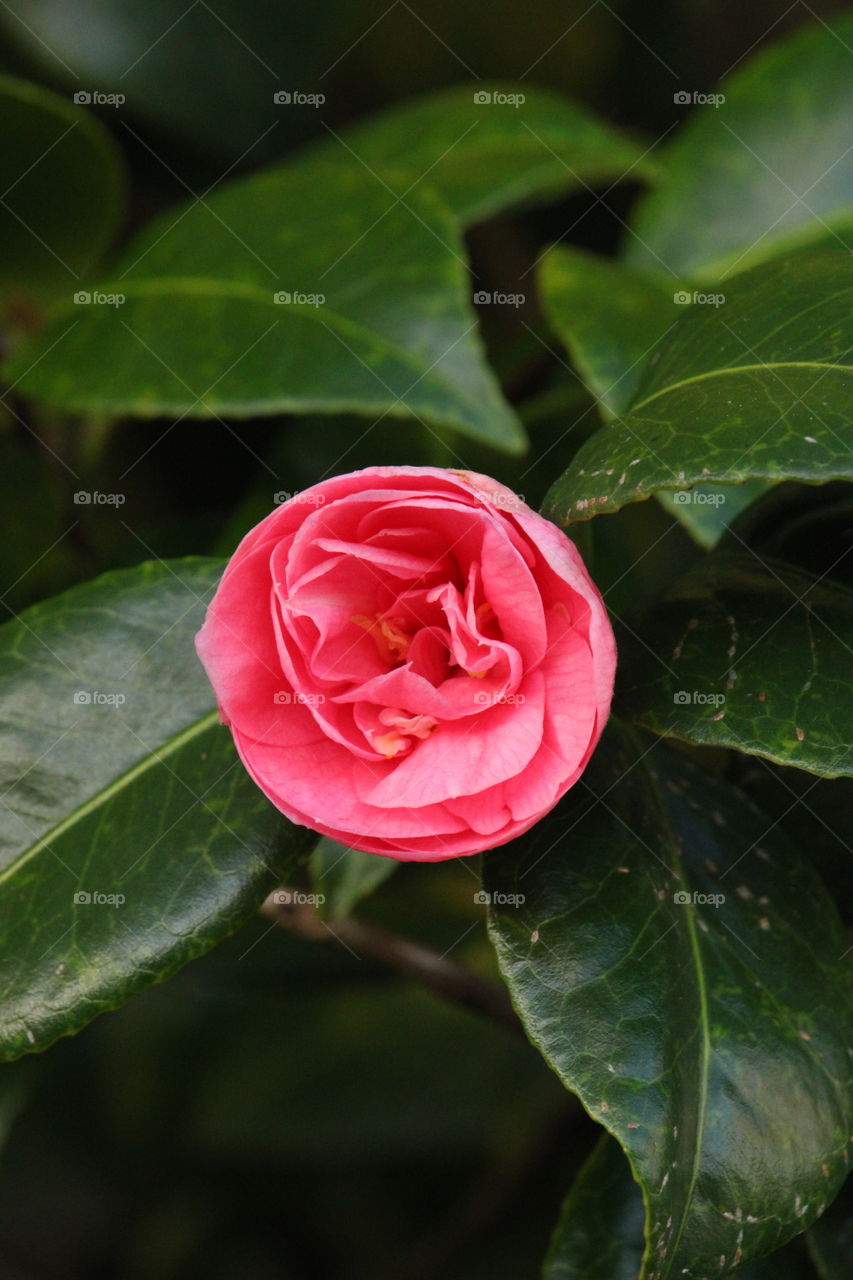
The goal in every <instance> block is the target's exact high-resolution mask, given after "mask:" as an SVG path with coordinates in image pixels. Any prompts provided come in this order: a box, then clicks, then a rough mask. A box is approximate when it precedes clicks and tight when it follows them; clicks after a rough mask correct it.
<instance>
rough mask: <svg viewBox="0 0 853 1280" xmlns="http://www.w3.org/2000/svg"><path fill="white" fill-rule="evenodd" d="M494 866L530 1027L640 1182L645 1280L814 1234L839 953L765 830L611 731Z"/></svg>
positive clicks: (841, 1030) (824, 1169)
mask: <svg viewBox="0 0 853 1280" xmlns="http://www.w3.org/2000/svg"><path fill="white" fill-rule="evenodd" d="M484 863H485V867H484V873H485V885H486V888H487V889H488V890H489V891H490V892H491V894H492V912H491V921H490V928H491V932H492V937H493V940H494V943H495V947H496V950H497V953H498V959H499V961H500V964H501V968H502V970H503V972H504V974H505V976H506V978H507V981H508V983H509V986H510V990H511V993H512V996H513V1000H514V1002H515V1005H516V1008H517V1009H518V1011H519V1014H520V1015H521V1017H522V1019H523V1020H524V1023H525V1026H526V1028H527V1031H528V1034H529V1036H530V1038H531V1040H532V1041H533V1042H534V1044H536V1045H537V1046H538V1048H539V1049H540V1051H541V1052H542V1053H543V1055H544V1056H545V1058H546V1060H547V1061H548V1062H549V1063H550V1065H551V1066H552V1067H553V1069H554V1070H555V1071H556V1072H557V1074H558V1075H559V1077H560V1079H561V1080H562V1081H563V1083H564V1084H565V1085H566V1087H567V1088H568V1089H570V1090H571V1091H572V1092H575V1093H577V1094H578V1096H579V1097H580V1099H581V1101H582V1102H583V1104H584V1106H585V1107H586V1108H587V1110H588V1111H589V1112H590V1114H591V1115H593V1116H594V1117H595V1118H596V1119H598V1120H599V1121H600V1122H601V1124H602V1125H603V1126H604V1127H605V1129H607V1130H608V1132H610V1133H612V1134H613V1136H614V1137H615V1138H617V1139H618V1141H619V1143H620V1145H621V1146H622V1148H623V1150H624V1151H625V1152H626V1154H627V1155H628V1159H629V1160H630V1162H631V1166H632V1169H633V1171H634V1175H635V1177H636V1178H637V1179H638V1180H639V1182H640V1183H641V1185H642V1189H643V1196H644V1200H645V1204H646V1213H647V1223H646V1233H647V1241H646V1252H645V1263H644V1269H643V1273H642V1274H643V1276H644V1277H646V1278H647V1280H651V1277H652V1276H654V1277H655V1278H656V1280H667V1278H668V1277H670V1276H680V1275H683V1274H684V1271H683V1268H688V1270H689V1272H690V1273H691V1274H694V1275H702V1276H706V1277H712V1276H719V1275H723V1274H725V1273H727V1272H728V1271H729V1270H730V1269H731V1268H732V1267H733V1266H737V1265H738V1264H739V1263H740V1262H741V1260H744V1261H747V1260H749V1259H751V1258H755V1257H758V1256H761V1255H762V1254H765V1253H769V1252H770V1251H771V1250H773V1249H775V1248H778V1246H779V1245H781V1244H783V1243H784V1242H785V1241H786V1240H787V1239H790V1238H791V1237H792V1236H793V1235H795V1234H796V1233H797V1232H799V1231H802V1230H803V1229H804V1228H805V1227H807V1226H808V1225H809V1224H810V1223H811V1222H812V1221H814V1219H815V1218H816V1217H817V1216H818V1214H819V1213H820V1212H821V1210H822V1208H823V1207H824V1206H825V1205H827V1204H828V1203H829V1202H830V1201H831V1199H832V1197H833V1195H834V1194H835V1192H836V1191H837V1190H838V1188H839V1186H840V1184H841V1182H842V1181H843V1179H844V1178H845V1176H846V1174H847V1160H848V1146H849V1135H850V1132H851V1128H850V1120H851V1091H850V1074H851V1064H850V1056H849V1045H850V1041H851V1033H853V1008H851V999H850V974H849V965H848V962H847V961H846V960H844V959H843V956H844V955H845V954H846V952H847V950H848V946H847V942H846V940H845V937H844V934H843V931H842V929H841V925H840V922H839V920H838V918H837V915H836V913H835V910H834V907H833V904H832V902H831V900H830V899H829V897H828V895H827V894H826V891H825V890H824V888H823V886H822V885H821V883H820V881H819V880H818V878H817V877H816V875H815V874H814V872H813V871H812V869H811V867H810V866H809V864H808V863H807V862H806V861H804V860H803V859H800V858H799V857H798V856H797V855H796V854H795V853H794V851H793V850H792V849H791V848H790V847H789V846H788V845H787V844H786V843H785V842H784V840H783V839H782V837H781V835H780V834H779V833H778V831H776V830H774V829H773V828H772V826H770V827H769V829H768V822H767V819H766V818H765V816H764V815H763V814H762V813H761V812H760V811H759V810H756V809H755V808H753V807H752V806H751V805H750V804H748V803H747V802H746V801H745V800H744V799H743V798H742V796H741V795H740V794H739V793H738V792H736V791H735V790H734V789H733V788H732V787H731V786H730V785H728V784H726V783H722V782H718V781H716V780H714V779H712V778H711V777H710V776H708V775H706V774H704V773H703V772H702V771H700V770H699V769H697V768H695V767H694V766H693V765H691V764H689V763H688V761H686V760H682V759H679V758H678V757H677V756H675V755H674V754H672V753H670V752H669V751H667V750H666V749H665V748H658V750H657V752H656V753H655V754H654V756H653V757H652V756H651V755H650V753H649V751H648V749H643V748H641V747H640V745H639V744H638V743H636V742H635V741H634V739H633V738H632V737H630V736H629V735H627V734H624V731H623V734H620V735H619V736H617V734H616V733H615V732H614V731H613V729H611V730H610V731H609V732H608V738H607V739H606V740H605V743H604V745H603V748H599V751H598V752H597V753H596V755H595V757H594V758H593V763H592V766H591V767H590V769H589V770H588V771H587V773H586V774H585V775H584V778H583V780H582V781H581V783H579V784H578V786H577V787H575V789H574V790H573V791H572V792H571V793H570V794H569V797H568V799H567V801H566V802H564V803H563V804H562V805H561V806H559V807H558V808H557V809H556V810H555V811H554V812H553V814H552V815H551V816H550V817H548V818H546V819H544V820H543V821H542V822H541V823H539V824H538V825H537V826H536V827H534V828H533V830H532V831H531V832H530V833H529V834H528V835H527V836H525V837H523V838H522V839H520V840H517V841H515V842H513V843H512V844H510V845H507V846H505V847H503V848H500V849H496V850H494V851H493V852H492V853H490V854H489V855H488V857H487V858H486V859H485V860H484Z"/></svg>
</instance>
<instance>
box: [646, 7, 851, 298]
mask: <svg viewBox="0 0 853 1280" xmlns="http://www.w3.org/2000/svg"><path fill="white" fill-rule="evenodd" d="M851 45H853V16H851V15H850V14H846V15H843V16H841V17H839V18H836V19H834V20H832V21H831V22H830V23H826V22H823V21H822V20H820V21H816V22H813V23H809V24H808V25H807V26H805V27H804V29H803V30H801V31H798V32H797V33H796V35H794V36H793V37H792V38H791V39H789V40H786V41H784V42H783V43H780V44H777V45H775V46H773V47H771V48H769V49H767V50H765V51H763V52H762V53H761V54H759V55H758V56H757V57H755V58H753V59H750V61H749V62H747V63H745V64H744V65H743V66H742V67H741V68H739V69H738V70H737V71H736V72H735V73H734V74H733V75H732V76H731V78H730V79H727V80H724V81H723V83H722V85H721V86H720V90H721V92H722V93H723V95H724V97H725V102H724V103H723V104H722V105H721V106H718V107H714V106H712V105H710V104H705V105H701V106H697V107H694V108H693V110H692V112H691V114H690V117H689V119H688V122H687V123H686V124H685V126H684V128H683V129H682V130H681V131H680V133H679V134H678V135H677V138H676V141H675V142H674V144H673V145H672V147H670V148H669V153H668V155H667V163H666V166H665V178H664V179H663V181H662V183H661V185H660V187H659V189H658V190H657V191H655V192H653V193H652V194H651V195H649V196H648V197H647V198H646V199H645V200H644V201H643V203H642V204H641V205H640V207H639V209H638V212H637V216H636V219H635V228H636V235H635V236H633V237H631V239H630V241H629V243H628V260H629V261H630V262H632V263H635V264H636V265H638V266H642V267H644V268H645V269H647V270H651V271H653V272H661V273H663V274H665V275H666V276H667V278H668V279H673V278H674V277H679V276H692V277H694V278H696V279H697V280H705V281H712V280H718V279H719V278H720V277H721V276H722V275H723V274H724V273H725V274H729V273H732V272H734V271H741V270H743V268H744V267H746V266H752V265H753V264H754V263H756V262H759V261H762V260H763V259H766V258H769V257H772V256H774V255H776V254H779V253H784V252H787V251H788V250H789V249H794V248H797V247H799V246H802V245H808V244H814V243H815V242H816V241H826V242H827V243H829V244H835V245H838V244H839V243H850V232H851V230H853V168H851V165H850V162H849V151H850V147H851V144H853V132H851V124H853V78H851V75H850V48H851ZM685 87H686V88H687V89H688V90H691V88H692V87H691V86H685ZM698 87H699V86H696V88H698ZM682 92H683V90H682ZM680 109H681V110H684V109H685V108H684V107H681V108H680Z"/></svg>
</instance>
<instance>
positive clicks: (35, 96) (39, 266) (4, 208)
mask: <svg viewBox="0 0 853 1280" xmlns="http://www.w3.org/2000/svg"><path fill="white" fill-rule="evenodd" d="M0 156H2V160H0V191H2V200H0V236H2V243H3V259H2V266H0V298H2V300H3V302H4V303H5V304H6V305H7V306H8V305H9V304H13V305H14V306H15V307H16V308H18V309H20V308H25V307H27V306H32V305H36V304H40V303H41V302H42V301H43V300H44V299H45V298H46V297H50V296H55V295H58V294H59V293H61V292H63V291H64V292H65V293H66V294H67V295H68V296H69V297H70V296H71V294H72V293H73V292H74V291H75V289H77V288H78V287H79V281H80V277H81V276H83V275H85V274H86V272H87V271H88V270H89V269H90V268H91V267H92V266H93V264H94V263H95V262H96V261H97V260H98V258H100V256H101V255H102V254H103V252H104V250H105V249H106V248H107V247H108V245H109V244H110V242H111V241H112V239H113V236H114V235H115V233H116V228H117V225H118V220H119V217H120V214H121V209H122V204H123V195H124V170H123V167H122V164H121V158H120V156H119V153H118V151H117V148H116V147H115V145H114V143H113V141H112V139H111V138H110V135H109V134H108V133H107V131H106V129H104V128H103V126H102V125H101V124H100V123H99V121H98V120H96V119H95V117H94V116H93V115H91V114H90V113H89V112H87V111H83V110H81V109H80V107H78V106H75V105H74V103H73V102H71V101H70V100H69V99H68V98H61V97H59V95H58V94H55V93H48V91H47V90H46V89H42V88H40V87H39V86H37V85H33V84H29V83H28V82H27V81H25V80H16V79H14V78H12V77H11V76H0Z"/></svg>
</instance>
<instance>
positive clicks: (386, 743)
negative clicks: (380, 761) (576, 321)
mask: <svg viewBox="0 0 853 1280" xmlns="http://www.w3.org/2000/svg"><path fill="white" fill-rule="evenodd" d="M379 723H380V724H383V725H387V727H388V733H376V732H374V733H373V735H372V737H373V745H374V747H375V748H376V750H377V751H378V752H379V754H380V755H383V756H384V757H385V759H386V760H392V759H393V758H394V756H398V755H400V754H401V753H402V752H403V751H408V750H409V748H410V747H411V745H412V738H420V739H423V738H428V737H429V735H430V734H431V733H432V731H433V729H434V728H435V726H436V725H437V724H438V721H437V720H434V719H433V717H432V716H409V715H407V714H406V712H405V711H400V710H399V709H398V708H397V707H386V708H385V709H384V711H380V712H379Z"/></svg>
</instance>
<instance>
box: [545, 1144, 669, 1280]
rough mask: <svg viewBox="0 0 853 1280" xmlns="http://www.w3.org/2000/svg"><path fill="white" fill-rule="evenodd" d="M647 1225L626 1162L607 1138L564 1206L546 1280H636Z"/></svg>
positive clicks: (589, 1162) (550, 1253) (582, 1171)
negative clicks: (644, 1224) (644, 1228)
mask: <svg viewBox="0 0 853 1280" xmlns="http://www.w3.org/2000/svg"><path fill="white" fill-rule="evenodd" d="M644 1220H645V1212H644V1209H643V1197H642V1195H641V1193H640V1188H639V1187H638V1186H637V1184H636V1182H635V1181H634V1179H633V1178H632V1177H631V1170H630V1168H629V1166H628V1162H627V1160H626V1159H625V1156H624V1155H623V1154H622V1151H621V1149H620V1147H619V1144H618V1142H614V1141H613V1139H612V1138H611V1137H609V1136H608V1135H607V1134H604V1135H603V1137H602V1138H601V1140H600V1141H599V1143H598V1146H597V1147H596V1148H595V1150H594V1151H593V1153H592V1155H591V1156H590V1157H589V1159H588V1160H587V1162H586V1164H585V1165H584V1166H583V1168H582V1169H581V1171H580V1173H579V1174H578V1176H577V1178H576V1179H575V1182H574V1185H573V1187H572V1189H571V1191H570V1192H569V1194H568V1196H567V1197H566V1200H565V1202H564V1204H563V1208H562V1211H561V1213H560V1220H559V1222H558V1223H557V1226H556V1228H555V1231H554V1236H553V1239H552V1240H551V1247H550V1249H549V1250H548V1257H547V1258H546V1259H545V1266H544V1269H543V1271H542V1280H636V1276H637V1274H638V1273H639V1270H640V1266H641V1264H642V1259H643V1222H644Z"/></svg>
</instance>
